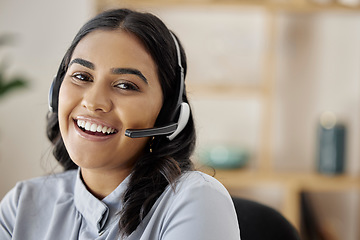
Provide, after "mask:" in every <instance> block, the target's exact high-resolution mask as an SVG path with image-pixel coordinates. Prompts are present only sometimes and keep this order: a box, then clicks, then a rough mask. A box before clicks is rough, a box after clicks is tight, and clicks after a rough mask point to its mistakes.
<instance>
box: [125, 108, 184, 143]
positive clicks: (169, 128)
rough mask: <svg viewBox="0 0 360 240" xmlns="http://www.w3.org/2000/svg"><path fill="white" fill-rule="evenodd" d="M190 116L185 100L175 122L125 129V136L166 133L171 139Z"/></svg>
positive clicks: (137, 136)
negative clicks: (160, 125) (159, 125)
mask: <svg viewBox="0 0 360 240" xmlns="http://www.w3.org/2000/svg"><path fill="white" fill-rule="evenodd" d="M189 117H190V106H189V104H187V103H186V102H183V103H181V105H180V115H179V119H178V122H177V123H171V124H169V125H165V126H163V127H155V128H145V129H126V130H125V136H127V137H130V138H141V137H154V136H161V135H167V138H168V139H169V140H170V141H171V140H173V139H174V138H175V137H176V136H177V135H178V134H179V133H180V132H181V131H182V130H183V129H184V128H185V126H186V124H187V122H188V121H189Z"/></svg>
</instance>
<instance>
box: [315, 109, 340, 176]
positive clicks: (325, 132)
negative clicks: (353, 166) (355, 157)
mask: <svg viewBox="0 0 360 240" xmlns="http://www.w3.org/2000/svg"><path fill="white" fill-rule="evenodd" d="M318 141H319V142H318V144H319V146H318V159H317V160H318V162H317V164H318V171H319V172H320V173H324V174H341V173H343V172H344V165H345V148H346V127H345V125H344V124H341V123H338V122H337V117H336V115H335V114H334V113H332V112H324V113H323V114H322V115H321V117H320V124H319V131H318Z"/></svg>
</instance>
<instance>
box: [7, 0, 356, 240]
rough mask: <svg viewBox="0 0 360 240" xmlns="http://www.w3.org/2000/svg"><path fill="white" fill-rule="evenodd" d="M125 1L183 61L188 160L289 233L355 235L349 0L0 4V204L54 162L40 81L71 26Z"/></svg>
mask: <svg viewBox="0 0 360 240" xmlns="http://www.w3.org/2000/svg"><path fill="white" fill-rule="evenodd" d="M114 7H131V8H134V9H137V10H144V11H151V12H153V13H155V14H156V15H158V16H160V18H162V19H163V20H164V21H165V23H166V24H167V25H168V26H169V28H171V29H172V30H174V32H175V33H176V34H177V35H178V36H179V37H180V39H181V41H182V43H183V45H184V47H185V50H186V52H187V57H188V66H189V67H188V76H187V80H186V81H187V90H188V92H189V97H190V100H191V104H192V107H193V113H194V116H195V119H196V124H197V129H198V140H199V141H198V146H197V149H196V153H195V156H194V161H195V162H196V164H197V166H198V168H199V169H201V170H203V171H205V172H209V173H210V174H213V172H214V171H213V170H212V169H213V168H214V169H215V177H216V178H218V179H219V180H220V181H221V182H222V183H223V184H224V185H225V186H226V187H227V188H228V190H229V191H230V193H231V194H232V195H236V196H240V197H245V198H249V199H253V200H256V201H259V202H261V203H264V204H266V205H269V206H272V207H274V208H275V209H277V210H279V211H280V212H282V213H283V214H284V216H286V217H287V218H288V219H289V220H290V221H291V222H292V223H293V224H294V225H295V226H296V227H297V229H299V230H301V232H302V236H303V239H345V240H358V239H360V231H359V227H360V207H359V206H360V194H359V193H360V192H359V191H360V176H359V174H360V161H359V160H360V159H359V158H360V151H359V143H360V0H249V1H246V0H224V1H220V0H196V1H190V0H171V1H163V0H151V1H140V0H136V1H134V0H133V1H121V0H102V1H101V0H77V1H70V0H63V1H45V0H33V1H21V0H1V1H0V77H1V78H0V87H3V88H4V86H6V85H11V84H10V83H12V82H13V83H19V80H21V81H20V82H21V83H23V82H24V83H25V84H13V85H16V86H19V87H14V88H11V89H12V91H8V92H7V93H5V94H2V92H4V91H2V89H1V88H0V94H1V95H0V112H1V114H0V198H2V197H3V196H4V195H5V194H6V192H8V191H9V190H10V189H11V188H12V187H13V186H14V184H15V183H16V182H18V181H21V180H24V179H28V178H32V177H36V176H41V175H45V174H49V173H53V172H57V171H61V168H60V167H59V166H58V165H57V164H56V161H55V160H54V159H53V157H52V153H51V146H50V144H49V143H48V141H47V138H46V133H45V119H46V114H47V111H48V105H47V96H48V89H49V87H50V84H51V81H52V78H53V76H54V75H55V73H56V71H57V68H58V66H59V64H60V61H61V59H62V57H63V54H64V53H65V51H66V49H67V47H68V46H69V45H70V42H71V40H72V38H73V37H74V35H75V34H76V32H77V31H78V29H79V28H80V27H81V25H82V24H83V23H84V22H85V21H86V20H88V19H89V18H90V17H92V16H94V15H95V14H96V13H98V12H100V11H102V10H105V9H108V8H114Z"/></svg>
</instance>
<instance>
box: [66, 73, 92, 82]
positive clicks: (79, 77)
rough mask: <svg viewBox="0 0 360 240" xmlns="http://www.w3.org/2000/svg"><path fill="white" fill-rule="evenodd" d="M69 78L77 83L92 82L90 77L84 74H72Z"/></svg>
mask: <svg viewBox="0 0 360 240" xmlns="http://www.w3.org/2000/svg"><path fill="white" fill-rule="evenodd" d="M71 77H72V78H73V79H75V80H77V81H82V82H91V81H92V79H91V77H90V76H89V75H88V74H84V73H74V74H73V75H72V76H71Z"/></svg>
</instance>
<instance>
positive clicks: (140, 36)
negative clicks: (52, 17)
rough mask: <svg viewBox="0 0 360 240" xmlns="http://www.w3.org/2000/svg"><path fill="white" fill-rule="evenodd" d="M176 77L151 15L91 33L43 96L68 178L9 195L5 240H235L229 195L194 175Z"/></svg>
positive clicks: (104, 17)
mask: <svg viewBox="0 0 360 240" xmlns="http://www.w3.org/2000/svg"><path fill="white" fill-rule="evenodd" d="M182 68H184V70H185V71H184V72H186V61H185V53H184V51H183V49H182V47H181V45H180V44H179V43H178V41H177V39H176V37H175V36H174V34H173V33H171V32H170V31H169V30H168V29H167V27H166V26H165V25H164V24H163V23H162V22H161V20H159V19H158V18H157V17H155V16H153V15H151V14H147V13H139V12H134V11H131V10H128V9H119V10H112V11H108V12H104V13H102V14H100V15H98V16H96V17H95V18H93V19H91V20H90V21H89V22H87V23H86V24H85V25H84V26H83V27H82V28H81V29H80V31H79V32H78V34H77V35H76V36H75V38H74V40H73V42H72V44H71V46H70V48H69V49H68V51H67V52H66V54H65V56H64V58H63V60H62V62H61V65H60V67H59V70H58V73H57V76H56V78H55V80H54V83H53V86H52V90H51V94H50V95H51V96H50V100H51V110H52V111H51V113H49V117H48V129H47V133H48V137H49V139H50V140H51V142H52V143H53V144H54V156H55V158H56V159H57V160H58V161H59V162H60V163H61V164H62V166H63V167H64V169H65V171H64V173H60V174H56V175H53V176H47V177H42V178H37V179H33V180H29V181H25V182H21V183H18V184H17V186H16V187H15V188H14V189H13V190H12V191H10V192H9V193H8V194H7V195H6V197H5V198H4V199H3V200H2V202H1V212H0V224H1V229H0V239H27V240H31V239H37V240H38V239H136V240H138V239H164V240H177V239H179V240H180V239H206V240H208V239H227V240H231V239H240V234H239V228H238V223H237V219H236V214H235V211H234V207H233V204H232V201H231V198H230V197H229V194H228V193H227V191H226V190H225V188H224V187H223V186H222V185H221V184H220V183H219V182H218V181H216V180H215V179H213V178H212V177H210V176H208V175H205V174H203V173H200V172H196V171H194V170H193V165H192V163H191V161H190V155H191V154H192V152H193V149H194V145H195V129H194V122H193V119H192V115H191V112H189V107H188V104H187V102H188V100H187V97H186V92H185V90H184V89H183V88H184V83H183V77H182V73H183V70H182ZM178 96H179V97H178ZM179 109H181V110H179ZM179 111H180V112H182V113H179ZM179 115H180V117H179ZM179 118H180V120H178V119H179ZM174 122H175V123H177V124H171V123H174ZM159 126H165V130H169V129H170V130H169V132H168V131H165V132H162V131H163V130H164V129H160V130H159V129H156V130H154V129H153V128H154V127H159ZM142 129H150V131H147V130H145V131H142ZM175 129H177V131H176V132H175V133H173V132H174V130H175ZM136 134H138V136H135V135H136ZM134 136H135V137H136V138H133V137H134Z"/></svg>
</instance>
